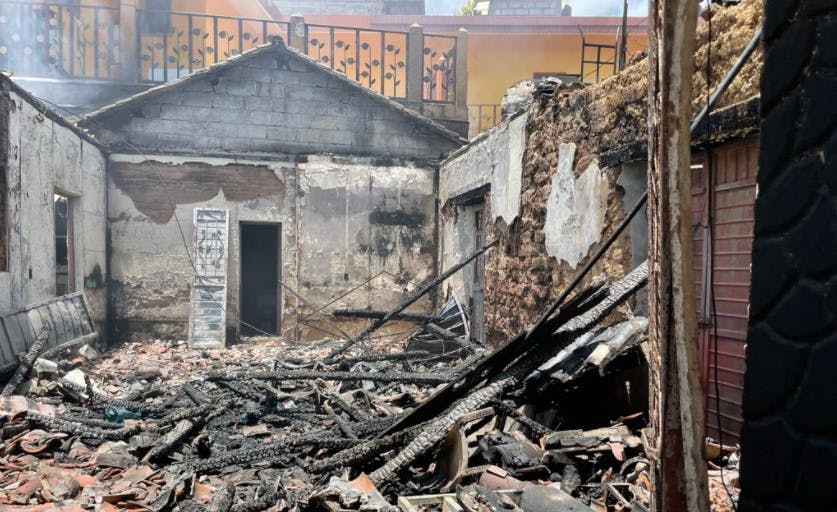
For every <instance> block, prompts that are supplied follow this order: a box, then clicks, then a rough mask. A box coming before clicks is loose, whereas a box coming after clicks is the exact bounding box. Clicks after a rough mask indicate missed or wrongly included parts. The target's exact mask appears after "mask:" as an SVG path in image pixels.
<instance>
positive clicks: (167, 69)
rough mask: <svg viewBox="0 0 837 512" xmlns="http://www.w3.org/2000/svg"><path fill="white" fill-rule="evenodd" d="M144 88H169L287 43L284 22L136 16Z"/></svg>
mask: <svg viewBox="0 0 837 512" xmlns="http://www.w3.org/2000/svg"><path fill="white" fill-rule="evenodd" d="M136 23H137V26H136V37H137V44H136V47H137V57H138V58H137V63H138V65H139V70H138V73H139V75H138V77H137V79H138V80H139V81H140V82H167V81H169V80H174V79H176V78H180V77H181V76H184V75H188V74H189V73H191V72H192V71H194V70H196V69H201V68H205V67H207V66H210V65H212V64H215V63H217V62H221V61H224V60H227V59H229V58H230V57H232V56H235V55H238V54H239V53H242V52H244V51H247V50H249V49H252V48H255V47H256V46H258V45H260V44H264V43H265V42H267V41H268V38H269V37H271V36H279V37H281V38H282V40H284V41H287V40H288V36H289V34H288V31H289V24H288V23H286V22H280V21H273V20H263V19H254V18H235V17H230V16H217V15H210V14H196V13H187V12H171V11H153V10H137V15H136Z"/></svg>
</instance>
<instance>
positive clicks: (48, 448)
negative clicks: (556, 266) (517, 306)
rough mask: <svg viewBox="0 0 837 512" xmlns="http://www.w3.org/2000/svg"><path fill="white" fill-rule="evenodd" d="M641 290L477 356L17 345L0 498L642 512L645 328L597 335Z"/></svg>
mask: <svg viewBox="0 0 837 512" xmlns="http://www.w3.org/2000/svg"><path fill="white" fill-rule="evenodd" d="M645 279H646V270H645V267H644V266H643V267H640V268H638V269H637V270H635V271H634V272H632V273H631V274H629V275H628V276H626V277H625V278H624V279H622V280H620V281H618V282H615V283H613V284H611V285H609V286H606V285H604V284H598V285H594V286H592V287H590V288H587V289H586V290H584V291H582V292H579V293H578V294H576V295H575V297H574V298H572V299H570V300H566V301H565V302H564V303H562V304H560V305H559V304H557V303H556V305H555V307H553V308H550V311H549V312H548V313H547V314H546V315H544V317H543V318H542V319H541V321H539V322H537V323H536V324H535V325H534V326H532V327H530V328H529V329H528V330H527V331H526V332H524V333H522V334H520V335H519V336H518V337H517V338H515V339H512V340H509V341H507V342H506V343H504V344H502V345H501V346H500V347H499V348H497V349H495V350H493V351H490V352H489V351H486V350H483V349H481V348H480V347H475V346H473V345H470V344H469V343H467V342H465V340H464V339H463V340H460V341H461V343H458V344H455V346H456V347H457V350H454V351H452V352H451V351H447V350H442V351H435V350H433V343H432V340H429V339H427V338H426V336H425V337H424V338H422V340H421V343H420V344H419V345H420V346H422V347H424V348H425V350H416V349H415V348H414V347H415V346H416V343H415V337H414V339H412V340H410V341H407V343H406V344H405V345H403V346H404V347H411V348H410V349H408V350H403V351H401V352H383V351H373V350H371V349H370V347H369V346H368V345H367V346H365V347H363V350H358V348H359V347H358V346H357V345H355V346H352V345H353V344H352V343H351V342H345V341H343V342H324V343H318V344H312V345H289V344H284V343H282V342H272V343H267V344H256V345H241V344H240V345H235V346H232V347H229V348H227V349H217V350H200V349H192V348H189V347H187V346H186V344H185V343H183V342H180V343H174V342H161V341H156V342H148V343H139V344H136V343H135V344H126V345H123V346H122V347H120V348H119V349H117V350H116V351H113V352H110V353H106V354H102V355H97V354H96V353H95V352H94V351H92V350H90V349H89V348H86V349H85V350H82V351H81V355H77V354H72V355H71V357H69V358H66V359H64V360H61V361H50V360H46V359H42V358H41V359H39V358H38V357H37V356H38V353H39V350H40V349H39V347H38V343H36V344H35V345H34V346H33V347H32V349H31V350H30V351H29V353H28V354H26V355H25V356H24V357H22V358H21V359H22V360H21V364H20V366H19V367H18V372H17V373H16V374H15V376H14V377H13V378H12V380H11V381H10V382H9V384H8V385H7V386H6V388H5V389H4V391H3V397H2V403H1V404H0V405H2V407H1V408H0V409H1V411H2V412H0V414H2V431H0V434H1V435H2V445H0V449H2V452H1V453H0V464H2V473H0V503H2V504H7V505H12V506H14V507H15V509H16V510H64V511H69V510H86V509H93V508H95V509H96V510H132V509H135V510H153V511H161V510H189V509H208V510H235V511H244V510H253V511H256V510H276V511H285V510H330V511H337V510H366V511H373V510H374V511H379V510H380V511H389V510H396V509H400V510H404V511H411V512H412V511H428V512H429V511H446V512H447V511H450V512H454V511H460V510H466V511H468V512H477V511H480V512H482V511H489V510H492V511H494V510H504V511H510V510H511V511H513V510H522V511H524V512H539V511H547V510H551V511H561V510H573V511H584V510H621V509H626V510H646V509H647V506H648V502H649V499H650V481H649V471H648V469H649V461H648V459H647V458H646V456H645V452H644V449H643V440H642V437H641V428H642V427H643V426H644V422H645V421H646V417H645V414H644V411H645V410H646V401H644V400H645V399H644V398H641V397H642V393H643V392H644V389H641V390H640V389H635V390H633V391H632V390H630V389H629V388H630V387H631V386H634V387H635V388H641V387H643V386H644V383H643V382H641V381H640V382H637V380H636V378H635V376H636V375H639V374H644V373H645V372H646V370H645V369H644V368H643V364H644V363H643V361H644V359H643V357H642V351H641V349H640V344H641V342H642V341H643V339H644V337H645V330H646V326H647V321H646V320H645V319H643V318H640V317H636V318H632V319H629V320H627V321H620V322H616V323H614V324H612V325H609V326H607V327H602V326H600V325H599V324H600V323H601V322H602V320H603V319H604V318H606V317H607V316H608V314H609V313H610V312H611V311H612V310H613V309H614V308H615V307H617V306H618V305H619V304H621V303H622V302H624V301H625V300H626V299H628V298H629V297H630V296H631V295H632V294H633V293H634V292H635V291H636V290H638V289H639V288H640V287H641V286H642V285H643V284H644V282H645ZM558 306H560V307H558ZM455 317H456V315H447V317H446V318H447V321H452V322H454V323H453V325H451V324H449V325H448V327H454V329H450V330H452V331H456V329H455V327H458V326H459V324H458V323H456V320H455ZM444 321H445V318H443V319H442V322H444ZM443 328H444V327H443ZM426 331H427V330H426V329H424V330H421V329H420V330H419V332H423V333H424V334H426ZM417 336H421V334H418V333H417ZM439 341H440V342H448V343H445V344H444V346H446V347H449V346H450V345H449V342H450V340H445V339H444V338H442V339H440V340H439ZM411 342H412V345H411ZM387 348H388V349H389V350H392V349H393V347H387ZM636 397H640V398H636ZM631 409H633V410H634V412H635V414H620V413H615V412H614V411H620V410H631ZM596 422H598V424H594V423H596Z"/></svg>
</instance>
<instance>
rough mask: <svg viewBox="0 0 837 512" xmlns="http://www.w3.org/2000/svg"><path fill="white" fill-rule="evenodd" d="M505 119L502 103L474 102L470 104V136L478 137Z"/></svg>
mask: <svg viewBox="0 0 837 512" xmlns="http://www.w3.org/2000/svg"><path fill="white" fill-rule="evenodd" d="M502 120H503V109H502V107H501V106H500V105H490V104H474V105H468V125H469V126H470V131H469V133H468V136H469V137H476V136H477V135H479V134H481V133H482V132H484V131H486V130H489V129H491V128H493V127H495V126H497V125H498V124H500V121H502Z"/></svg>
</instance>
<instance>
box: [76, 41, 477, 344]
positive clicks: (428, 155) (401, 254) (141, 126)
mask: <svg viewBox="0 0 837 512" xmlns="http://www.w3.org/2000/svg"><path fill="white" fill-rule="evenodd" d="M81 124H82V125H83V126H85V127H86V128H88V129H89V130H91V132H92V133H94V134H95V136H96V137H97V138H98V139H99V140H101V141H102V142H103V143H104V144H105V145H106V146H107V147H108V148H109V149H110V150H111V151H112V153H113V154H112V156H111V161H110V171H109V180H108V186H109V191H110V205H109V211H108V218H109V222H110V232H111V237H110V241H111V261H112V272H111V284H112V288H113V294H112V307H113V310H114V326H115V327H116V330H117V338H143V337H148V336H150V335H154V336H161V337H172V338H181V337H185V336H186V333H187V325H188V317H189V300H190V295H189V289H190V283H191V279H192V273H193V271H192V268H191V265H190V263H189V259H188V257H187V254H188V253H190V252H191V251H192V250H193V247H192V236H193V233H192V232H193V227H192V218H193V211H194V209H195V208H225V209H228V210H229V212H230V216H229V220H230V231H229V252H228V279H227V283H228V297H227V303H228V308H227V321H228V332H231V331H233V332H234V331H236V330H237V328H238V324H237V322H238V318H239V309H240V308H239V304H240V302H241V301H240V297H239V292H240V286H239V281H240V278H239V274H240V268H239V266H240V256H241V254H240V240H239V237H240V233H239V224H240V223H241V222H248V223H249V222H254V223H276V224H281V226H282V240H281V245H280V247H281V264H280V266H281V272H280V279H281V284H280V286H279V288H280V290H281V299H280V304H281V314H282V318H281V328H282V332H281V334H283V335H284V336H285V337H287V338H290V339H298V338H301V339H320V338H323V337H327V336H330V335H331V336H336V337H337V336H343V335H344V333H348V334H351V333H352V332H353V331H355V332H358V331H360V329H361V328H362V327H363V325H361V324H360V323H358V325H354V323H353V322H346V324H348V325H345V326H343V327H338V328H337V329H335V328H334V326H333V325H324V324H329V322H324V321H323V320H322V319H321V315H312V313H313V312H314V310H315V309H317V308H319V307H321V306H323V305H325V304H327V303H330V306H329V308H327V309H326V310H325V311H324V312H325V313H328V312H329V311H331V310H332V309H334V308H340V307H351V308H373V309H390V308H391V307H392V306H393V305H394V304H397V303H398V302H399V301H400V300H402V299H403V296H404V293H405V292H408V291H410V290H412V289H414V288H415V287H416V286H417V285H418V284H420V283H421V282H423V281H425V280H427V279H428V278H430V277H431V276H432V275H433V273H434V271H435V262H436V258H435V249H436V247H435V245H436V243H435V240H436V202H435V201H436V199H435V187H436V179H437V169H438V163H439V161H440V159H441V157H442V155H443V154H444V153H446V152H447V151H450V150H451V149H454V148H457V147H459V145H460V143H461V139H460V138H459V137H458V136H457V135H456V134H454V133H453V132H450V131H448V130H446V129H445V128H443V127H441V126H440V125H436V124H435V123H433V122H431V121H429V120H428V119H426V118H423V117H421V116H419V115H417V114H415V113H411V112H409V111H407V110H406V109H405V108H404V107H402V106H401V105H398V104H396V103H394V102H392V101H391V100H389V99H387V98H384V97H383V96H379V95H376V94H375V93H374V92H371V91H369V90H366V89H363V88H362V87H361V86H360V85H358V84H355V83H352V82H350V81H349V80H347V79H346V78H345V77H344V76H342V75H340V74H338V73H336V72H334V71H332V70H330V69H326V68H325V67H323V66H322V65H321V64H318V63H316V62H313V61H311V59H309V58H308V57H306V56H303V55H300V54H298V53H297V52H295V51H294V50H290V49H287V48H285V47H283V46H282V45H281V44H271V45H266V46H262V47H259V48H257V49H255V50H252V51H250V52H245V53H244V54H242V55H241V56H239V57H237V58H235V59H230V60H229V61H226V62H224V63H221V64H217V65H215V66H213V67H211V68H210V69H208V70H206V71H200V72H197V73H195V74H193V75H190V76H189V77H186V78H184V79H181V80H179V81H176V82H173V83H171V84H168V85H165V86H162V87H160V88H156V89H152V90H151V91H148V92H147V93H144V94H141V95H138V96H135V97H133V98H131V99H128V100H126V101H124V102H121V103H119V104H116V105H113V106H110V107H106V108H104V109H102V110H100V111H98V112H96V113H93V114H92V115H91V116H90V117H88V118H86V119H84V120H83V121H82V122H81ZM181 230H182V234H181ZM184 239H185V242H186V243H185V247H184ZM347 292H351V293H348V295H346V296H345V297H343V295H344V294H346V293H347ZM338 298H339V300H336V301H335V299H338ZM416 307H417V308H419V309H422V311H424V312H426V311H427V309H428V308H429V302H421V303H419V304H417V306H416ZM303 317H307V318H304V319H303ZM341 331H342V332H341Z"/></svg>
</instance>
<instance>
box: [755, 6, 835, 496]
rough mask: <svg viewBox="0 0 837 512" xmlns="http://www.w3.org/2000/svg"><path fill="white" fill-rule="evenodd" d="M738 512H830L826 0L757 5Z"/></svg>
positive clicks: (830, 19)
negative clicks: (757, 87) (758, 50)
mask: <svg viewBox="0 0 837 512" xmlns="http://www.w3.org/2000/svg"><path fill="white" fill-rule="evenodd" d="M764 45H765V66H764V74H763V77H762V82H761V93H762V137H761V147H760V153H759V170H758V175H757V182H758V187H759V192H758V194H759V195H758V197H757V199H756V215H755V232H754V235H755V240H754V242H753V267H752V269H753V274H752V285H751V294H750V325H749V333H748V339H747V370H746V374H745V377H744V400H743V407H744V428H743V431H742V449H743V453H744V455H743V457H742V468H741V485H742V495H741V506H740V507H739V510H740V511H742V512H747V511H768V510H770V511H773V510H784V511H802V510H835V509H837V485H835V481H837V408H835V398H837V378H835V376H834V368H835V366H837V336H835V333H837V257H835V255H837V103H835V101H834V91H837V2H834V1H823V0H799V1H797V2H790V1H784V0H782V1H780V0H767V2H766V6H765V22H764Z"/></svg>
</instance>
